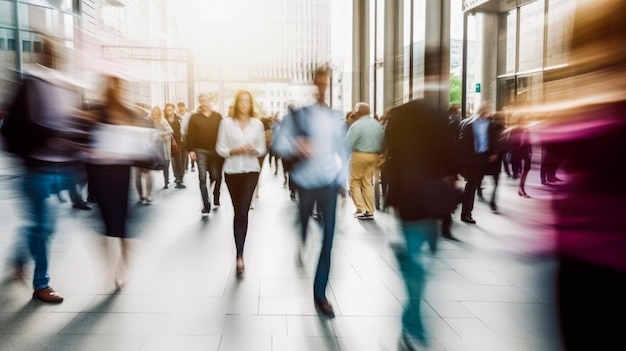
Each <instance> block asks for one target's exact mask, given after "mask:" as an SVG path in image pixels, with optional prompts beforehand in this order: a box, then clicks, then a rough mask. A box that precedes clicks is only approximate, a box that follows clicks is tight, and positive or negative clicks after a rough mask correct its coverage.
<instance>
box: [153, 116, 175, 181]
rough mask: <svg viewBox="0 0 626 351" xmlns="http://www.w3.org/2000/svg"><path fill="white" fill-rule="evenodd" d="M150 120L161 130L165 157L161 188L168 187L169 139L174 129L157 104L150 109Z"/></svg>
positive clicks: (170, 159) (170, 145) (170, 147)
mask: <svg viewBox="0 0 626 351" xmlns="http://www.w3.org/2000/svg"><path fill="white" fill-rule="evenodd" d="M150 121H151V122H152V126H153V127H154V128H156V129H158V130H160V131H163V132H164V133H163V140H164V141H165V143H163V146H164V147H165V151H164V152H163V154H164V155H165V157H166V161H165V167H164V168H163V184H164V185H163V189H168V188H169V184H170V164H171V163H172V143H171V139H172V137H173V135H174V130H173V129H172V127H171V126H170V124H169V123H168V122H167V120H165V117H164V116H163V110H161V108H160V107H159V106H154V107H153V108H152V110H151V111H150Z"/></svg>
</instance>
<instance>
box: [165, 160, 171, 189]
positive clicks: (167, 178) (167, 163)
mask: <svg viewBox="0 0 626 351" xmlns="http://www.w3.org/2000/svg"><path fill="white" fill-rule="evenodd" d="M171 164H172V161H171V160H167V161H165V167H164V168H163V184H165V186H163V189H167V188H169V184H170V165H171Z"/></svg>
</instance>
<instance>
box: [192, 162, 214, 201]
mask: <svg viewBox="0 0 626 351" xmlns="http://www.w3.org/2000/svg"><path fill="white" fill-rule="evenodd" d="M195 153H196V163H197V165H198V184H199V187H200V195H201V196H202V205H203V211H206V212H208V211H209V210H210V209H211V202H210V201H209V190H208V188H207V183H206V180H207V172H208V168H209V164H208V154H207V152H206V151H204V150H195Z"/></svg>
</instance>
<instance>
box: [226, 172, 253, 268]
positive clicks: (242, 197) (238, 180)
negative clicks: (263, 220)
mask: <svg viewBox="0 0 626 351" xmlns="http://www.w3.org/2000/svg"><path fill="white" fill-rule="evenodd" d="M224 180H225V181H226V186H227V187H228V192H229V193H230V199H231V200H232V203H233V208H234V209H235V217H234V219H233V233H234V235H235V247H236V248H237V257H241V256H243V245H244V243H245V242H246V235H247V234H248V212H249V211H250V203H252V195H253V194H254V188H256V185H257V182H258V180H259V173H258V172H252V173H238V174H224Z"/></svg>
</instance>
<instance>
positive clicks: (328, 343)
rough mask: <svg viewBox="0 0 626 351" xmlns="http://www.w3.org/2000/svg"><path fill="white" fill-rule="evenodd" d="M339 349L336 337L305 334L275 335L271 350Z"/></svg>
mask: <svg viewBox="0 0 626 351" xmlns="http://www.w3.org/2000/svg"><path fill="white" fill-rule="evenodd" d="M291 350H298V351H339V344H338V343H337V339H336V338H327V337H318V336H307V337H295V336H289V337H285V336H275V337H273V338H272V351H291Z"/></svg>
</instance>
